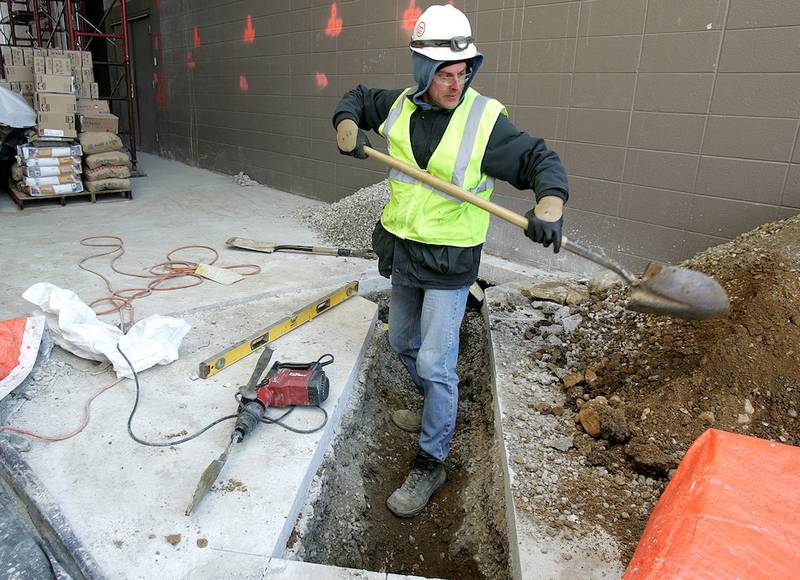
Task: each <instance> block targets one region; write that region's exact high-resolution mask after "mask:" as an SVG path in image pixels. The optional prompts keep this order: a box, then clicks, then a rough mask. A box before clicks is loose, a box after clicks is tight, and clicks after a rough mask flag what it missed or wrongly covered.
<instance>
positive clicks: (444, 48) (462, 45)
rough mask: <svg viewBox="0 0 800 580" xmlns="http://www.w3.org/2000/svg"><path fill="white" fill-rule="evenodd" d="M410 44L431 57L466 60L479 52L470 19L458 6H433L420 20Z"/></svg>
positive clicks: (415, 49)
mask: <svg viewBox="0 0 800 580" xmlns="http://www.w3.org/2000/svg"><path fill="white" fill-rule="evenodd" d="M409 47H410V48H411V50H413V51H414V52H418V53H419V54H421V55H424V56H427V57H428V58H430V59H432V60H440V61H449V60H466V59H468V58H472V57H474V56H475V55H476V54H478V49H477V48H475V39H474V38H473V37H472V27H471V26H470V25H469V20H467V17H466V16H464V13H463V12H461V10H459V9H458V8H456V7H455V6H452V5H451V4H445V5H444V6H439V5H435V6H431V7H430V8H428V9H427V10H425V12H423V13H422V14H421V15H420V17H419V18H418V19H417V24H416V26H414V32H412V33H411V42H410V43H409Z"/></svg>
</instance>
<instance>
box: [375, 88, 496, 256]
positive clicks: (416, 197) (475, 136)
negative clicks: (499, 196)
mask: <svg viewBox="0 0 800 580" xmlns="http://www.w3.org/2000/svg"><path fill="white" fill-rule="evenodd" d="M412 90H414V89H406V90H405V91H404V92H403V93H402V94H401V95H400V96H399V97H398V98H397V100H396V101H395V102H394V104H393V105H392V108H391V110H390V111H389V115H388V116H387V118H386V120H385V121H384V122H383V124H382V125H381V127H380V128H379V130H378V131H379V133H380V134H381V135H382V136H384V137H386V138H387V141H388V144H389V154H390V155H392V156H393V157H395V158H396V159H399V160H400V161H404V162H406V163H408V164H410V165H412V166H413V167H417V168H418V167H419V166H418V165H417V163H416V159H415V158H414V154H413V151H412V147H411V138H410V119H411V115H412V114H413V113H414V111H415V110H416V109H417V106H416V105H415V104H414V103H413V102H411V100H410V99H408V98H407V95H408V94H409V92H411V91H412ZM500 114H507V113H506V111H505V108H504V107H503V105H502V104H500V103H499V102H498V101H496V100H494V99H490V98H488V97H484V96H482V95H480V94H478V92H477V91H475V90H473V89H468V90H467V93H466V94H465V95H464V99H463V101H462V103H461V104H460V105H459V106H458V107H457V108H456V109H455V110H454V111H453V113H452V115H451V118H450V121H449V123H448V127H447V129H446V130H445V133H444V135H443V136H442V139H441V142H440V143H439V146H438V147H437V148H436V151H434V153H433V155H432V156H431V159H430V161H429V162H428V168H427V169H428V171H429V172H430V173H432V174H433V175H436V176H437V177H439V178H441V179H445V180H447V181H450V182H451V183H453V184H455V185H456V186H458V187H462V188H464V189H466V190H468V191H471V192H472V193H474V194H476V195H480V197H483V198H484V199H488V198H489V197H490V196H491V193H492V191H493V190H494V179H493V178H492V177H490V176H488V175H486V174H481V171H480V166H481V163H482V161H483V154H484V152H485V149H486V144H487V143H488V139H489V135H490V134H491V131H492V129H493V128H494V124H495V122H496V121H497V117H498V115H500ZM389 185H390V187H391V190H392V197H391V199H390V201H389V203H388V204H387V206H386V208H385V209H384V212H383V215H382V216H381V222H382V223H383V225H384V227H385V228H386V229H387V230H389V231H391V232H392V233H394V234H395V235H397V236H399V237H401V238H408V239H413V240H416V241H419V242H424V243H430V244H441V245H453V246H463V247H468V246H474V245H478V244H481V243H483V242H484V241H485V240H486V232H487V230H488V228H489V214H488V213H486V212H485V211H484V210H481V209H480V208H477V207H475V206H472V205H471V204H467V203H464V202H462V201H461V200H460V199H458V198H455V197H453V196H451V195H449V194H447V193H445V192H443V191H440V190H438V189H436V188H434V187H431V186H429V185H427V184H425V183H422V182H420V181H419V180H417V179H415V178H413V177H410V176H408V175H406V174H405V173H403V172H401V171H399V170H396V169H391V170H390V171H389ZM431 194H434V195H431Z"/></svg>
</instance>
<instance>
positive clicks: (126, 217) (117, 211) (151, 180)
mask: <svg viewBox="0 0 800 580" xmlns="http://www.w3.org/2000/svg"><path fill="white" fill-rule="evenodd" d="M140 167H141V169H142V170H143V171H144V172H146V173H147V177H143V178H137V179H136V180H135V181H134V199H133V200H132V201H127V200H124V199H121V198H101V201H99V202H98V203H96V204H91V203H89V202H88V201H85V200H78V199H71V200H68V203H67V206H66V207H61V206H60V205H58V204H54V205H46V204H38V205H30V206H28V207H26V209H24V210H22V211H20V210H18V209H17V207H16V206H14V205H13V204H12V203H11V200H10V199H9V198H6V197H0V259H2V262H3V263H4V264H5V266H6V268H5V272H6V275H5V276H3V278H2V281H0V319H6V318H16V317H19V316H24V315H26V314H28V313H29V312H31V310H32V305H31V304H29V303H27V302H26V301H24V300H23V299H22V298H21V294H22V293H23V292H24V290H25V289H26V288H28V287H29V286H30V285H32V284H34V283H35V282H51V283H54V284H56V285H58V286H60V287H62V288H67V289H70V290H73V291H75V292H76V293H77V294H78V295H79V296H80V297H81V298H82V299H83V301H84V302H86V303H88V302H90V301H91V300H92V299H94V298H96V297H99V296H101V295H104V294H105V293H106V290H105V285H104V283H103V282H102V280H101V279H100V278H98V277H95V276H93V275H91V274H89V273H87V272H85V271H83V270H81V269H79V268H78V266H77V264H78V262H79V261H80V260H81V259H82V258H83V257H85V256H87V255H88V254H90V253H93V252H95V250H93V249H90V248H86V247H84V246H81V245H80V243H79V242H80V240H81V239H82V238H84V237H86V236H92V235H99V234H114V235H117V236H120V237H121V238H122V239H123V240H124V242H125V247H126V253H125V255H124V257H123V258H122V259H121V260H120V262H119V266H120V267H121V268H122V269H123V270H125V271H130V272H136V271H141V270H143V269H146V268H148V267H149V266H152V265H154V264H157V263H159V262H162V261H164V260H166V255H167V253H169V252H170V251H171V250H173V249H175V248H177V247H180V246H186V245H190V244H203V245H210V246H213V247H214V248H215V249H217V250H218V251H219V253H220V261H219V262H218V265H223V264H226V265H227V264H239V263H255V264H258V265H259V266H260V267H261V269H262V271H261V273H260V274H259V275H257V276H252V277H248V278H245V279H244V280H242V281H240V282H238V283H236V284H235V285H232V286H222V285H219V284H216V283H214V282H211V281H206V282H204V283H203V284H202V285H200V286H197V287H194V288H189V289H184V290H176V291H171V292H159V293H154V294H153V295H151V296H149V297H146V298H143V299H141V300H138V301H136V302H135V315H136V319H137V320H141V319H142V318H144V317H145V316H148V315H150V314H155V313H158V314H165V315H177V316H179V317H181V318H183V319H184V320H186V321H187V322H189V323H190V324H191V325H192V330H191V331H190V332H189V334H188V335H187V336H186V338H185V339H184V342H183V344H182V347H181V350H180V354H181V357H180V359H179V360H178V361H176V362H174V363H172V364H170V365H167V366H163V367H154V368H152V369H150V370H148V371H145V372H143V373H141V377H140V378H141V382H142V393H141V401H140V405H139V410H138V411H137V416H136V418H135V420H134V422H133V429H134V432H136V433H137V435H139V436H140V437H143V438H145V439H149V440H156V441H158V440H164V438H165V437H167V436H169V435H174V434H175V433H178V432H182V431H187V432H189V433H192V432H195V431H196V430H198V429H199V428H201V427H202V426H204V425H206V424H208V423H209V422H211V421H212V420H213V419H215V418H217V417H219V416H223V415H227V414H230V413H233V412H234V411H235V409H236V401H235V400H234V394H235V392H236V387H237V386H239V385H241V384H243V383H244V382H246V380H247V378H248V377H249V374H250V372H251V370H252V366H253V364H255V357H253V356H251V357H248V358H246V359H244V360H243V361H241V362H239V363H237V364H235V365H233V366H231V367H229V368H227V369H225V370H224V371H222V372H220V373H218V374H217V375H215V376H214V377H212V378H210V379H208V380H202V379H199V380H198V379H196V377H193V375H195V374H196V370H197V367H198V364H199V362H200V361H202V360H204V359H206V358H208V357H210V356H212V355H214V354H215V353H216V352H218V351H220V350H223V349H224V348H226V347H228V346H230V345H232V344H234V343H236V342H238V341H239V340H241V339H243V338H245V337H247V336H249V335H250V334H252V333H254V332H256V331H258V330H260V329H262V328H264V327H266V326H268V325H269V324H271V323H273V322H277V321H278V320H280V319H281V318H283V317H285V316H287V315H288V314H290V313H291V312H293V311H295V310H297V309H298V308H301V307H303V306H305V305H306V304H308V303H311V302H314V301H315V300H317V299H318V298H320V297H322V296H324V295H326V294H328V293H330V292H331V291H333V290H335V289H337V288H338V287H341V286H342V285H344V284H345V283H347V282H349V281H351V280H359V281H360V282H361V284H362V292H363V289H364V288H366V289H367V290H369V289H373V290H374V289H380V288H382V287H385V285H386V284H385V282H384V281H383V279H382V278H379V277H378V276H377V273H376V272H375V269H376V268H375V262H374V261H369V260H361V259H354V258H353V259H351V258H332V257H326V256H308V255H300V254H289V253H275V254H261V253H253V252H243V251H237V250H229V249H225V248H224V241H225V240H226V239H227V238H229V237H232V236H242V237H248V238H253V239H258V240H265V241H273V242H283V243H297V244H308V243H320V240H318V239H317V238H316V236H315V234H314V233H313V232H311V231H310V230H309V229H308V228H306V227H304V226H303V225H302V224H300V223H298V222H297V221H296V220H295V219H294V218H293V217H292V212H293V211H294V210H296V209H297V208H300V207H303V206H307V205H310V204H315V203H319V202H314V201H311V200H308V199H304V198H300V197H297V196H293V195H289V194H286V193H283V192H279V191H275V190H272V189H270V188H267V187H261V186H251V187H239V186H238V185H236V184H235V183H234V182H233V180H232V179H231V178H230V177H228V176H224V175H218V174H214V173H211V172H208V171H205V170H200V169H194V168H189V167H187V166H185V165H183V164H180V163H176V162H171V161H167V160H164V159H160V158H158V157H153V156H149V155H142V156H141V157H140ZM184 255H185V256H186V257H187V258H189V259H193V260H196V261H198V260H201V259H202V258H204V257H205V256H206V255H207V254H206V253H203V252H190V253H189V254H182V255H180V256H177V257H183V256H184ZM108 262H109V259H108V258H101V259H98V260H97V261H95V262H93V263H92V264H91V266H92V267H93V268H95V269H98V270H100V271H102V272H103V273H105V274H106V275H108V276H109V277H110V278H111V279H112V281H113V284H114V286H115V287H117V288H125V287H131V286H134V287H135V286H139V285H140V284H141V281H140V280H137V279H131V278H125V277H123V276H120V275H118V274H114V273H112V272H111V271H110V269H109V265H108ZM376 314H377V307H376V305H375V304H373V303H371V302H369V301H367V300H365V299H363V298H361V297H355V298H351V299H350V300H347V301H346V302H344V303H342V304H340V305H339V306H337V307H335V308H333V309H331V310H330V311H329V312H326V313H324V314H322V315H321V316H319V317H318V318H316V319H314V320H313V321H311V322H309V323H307V324H306V325H304V326H301V327H299V328H297V329H296V330H294V331H292V332H290V333H289V334H287V335H285V336H284V337H281V338H280V339H278V340H277V341H275V342H274V343H273V345H272V346H273V347H274V348H275V350H276V353H275V355H274V359H273V360H282V361H306V360H313V359H316V358H318V357H319V356H320V355H322V354H324V353H327V352H331V353H332V354H334V356H335V357H336V361H335V363H334V364H332V365H330V366H329V367H327V368H326V371H327V374H328V376H329V378H330V381H331V394H330V396H329V399H328V401H326V403H325V408H326V409H327V411H328V413H329V415H330V419H329V422H328V424H327V425H326V428H325V429H323V430H322V431H320V432H317V433H315V434H313V435H297V434H293V433H290V432H288V431H285V430H282V429H280V428H278V427H277V426H274V425H270V426H261V427H260V428H259V429H257V430H256V431H255V432H254V433H253V434H252V435H251V436H250V437H249V438H248V439H247V440H245V442H243V443H242V444H240V445H237V446H236V447H235V448H234V449H233V450H232V452H231V455H230V459H229V462H228V464H227V465H226V469H225V470H224V471H223V472H222V474H220V477H219V480H218V483H219V484H220V485H219V486H218V487H219V488H218V489H216V490H212V492H211V493H209V495H208V496H207V497H206V499H205V500H204V502H203V503H201V504H200V506H199V507H198V508H197V510H195V512H194V514H193V515H192V517H186V516H185V515H184V514H183V512H184V510H185V509H186V506H187V505H188V502H189V500H190V498H191V496H192V493H193V491H194V487H195V486H196V484H197V480H198V478H199V477H200V475H201V473H202V471H203V469H204V468H205V466H206V465H208V463H209V462H210V461H211V460H212V459H214V458H216V457H217V456H218V455H219V454H220V453H221V451H222V450H223V449H224V448H225V444H226V443H227V440H228V438H229V436H230V432H231V428H232V425H231V424H230V423H225V424H223V425H221V426H219V427H215V428H214V429H212V430H211V431H209V432H207V433H206V434H204V435H202V436H200V437H199V438H197V439H195V440H193V441H191V442H189V443H187V444H185V445H181V446H176V447H167V448H153V447H145V446H141V445H138V444H136V443H135V442H133V441H132V440H131V439H130V438H129V437H128V434H127V432H126V422H127V419H128V416H129V414H130V411H131V407H132V404H133V398H134V385H133V383H132V381H124V382H123V383H121V384H120V385H118V386H116V387H114V388H113V389H111V390H109V391H108V392H107V393H104V394H103V395H102V396H101V397H99V398H98V399H97V400H96V401H95V403H94V405H93V409H92V421H91V422H90V423H89V425H88V427H87V428H86V430H85V431H83V432H82V433H81V434H79V435H78V436H76V437H74V438H72V439H69V440H67V441H64V442H60V443H44V442H41V441H34V442H33V444H32V446H31V449H30V451H28V452H26V453H25V454H24V457H25V460H26V461H27V462H28V463H29V464H30V466H31V467H32V469H33V471H34V473H36V475H37V476H38V477H39V478H40V479H41V481H42V483H43V484H44V486H45V487H46V488H47V490H48V491H49V492H50V494H52V496H53V497H54V499H55V500H56V502H57V503H58V505H59V507H60V508H61V510H62V512H63V513H64V515H65V516H66V518H67V520H68V521H69V522H70V525H71V526H72V527H73V529H74V531H75V533H76V535H77V536H78V537H79V538H80V539H81V541H82V542H83V543H84V544H85V545H86V546H87V547H88V548H89V550H90V552H91V553H92V555H93V556H94V558H95V559H96V561H97V563H98V564H99V565H100V568H101V569H102V570H103V571H104V573H105V574H107V575H108V576H110V577H120V578H122V577H125V578H153V577H162V578H167V577H169V578H182V577H187V578H188V577H192V578H225V577H230V578H260V577H262V576H264V575H265V576H267V577H270V578H289V577H292V578H297V577H302V573H303V572H302V570H303V569H304V566H305V564H303V563H291V564H280V562H279V561H278V560H275V561H274V562H272V564H270V561H271V559H272V558H273V557H279V556H280V555H281V554H282V552H283V549H284V546H285V544H286V541H287V540H288V537H289V534H290V532H291V529H292V527H293V524H294V520H295V516H296V513H297V511H298V510H299V509H300V507H301V506H302V503H303V501H304V498H305V490H306V489H307V487H308V485H309V483H310V480H311V478H312V477H313V475H314V473H315V472H316V468H317V466H318V465H319V462H320V461H321V458H322V454H323V452H324V450H325V448H326V446H327V444H328V442H329V440H330V438H331V436H332V434H333V432H334V429H335V426H336V424H337V423H338V418H339V415H340V413H341V410H342V408H343V406H344V404H345V403H346V401H347V396H348V393H349V388H350V386H351V385H352V381H353V378H354V376H355V373H356V371H357V369H358V367H359V364H360V361H361V357H362V355H363V348H364V345H365V344H366V342H367V340H368V338H369V336H370V334H371V330H372V328H373V325H374V323H375V320H376ZM103 319H105V320H107V321H109V322H112V323H114V322H116V321H117V317H116V316H115V315H107V316H105V317H103ZM48 365H49V368H50V369H52V373H55V374H57V375H58V376H59V380H58V381H56V384H52V385H48V386H47V387H42V388H40V389H39V392H37V395H36V397H35V398H34V400H33V401H31V402H29V403H28V404H26V405H24V406H23V407H22V409H21V410H20V411H19V412H18V414H17V416H16V417H15V420H14V423H15V424H16V425H18V426H22V427H25V428H28V429H31V430H35V431H39V432H45V433H49V434H54V433H63V432H67V431H69V430H71V429H72V428H74V427H75V425H76V423H77V422H79V420H80V416H81V410H82V406H83V402H84V401H85V400H86V399H87V398H88V397H89V396H90V395H91V393H93V392H95V390H97V389H98V388H99V387H100V386H102V385H105V384H108V383H110V382H111V381H113V379H114V377H113V374H112V373H111V372H110V371H109V370H106V371H103V372H101V370H98V368H97V366H96V365H95V363H92V362H89V361H85V360H83V359H79V358H77V357H75V356H73V355H71V354H69V353H66V352H64V351H61V350H56V351H54V355H53V357H52V360H51V361H50V362H49V363H48ZM193 379H194V380H193ZM304 411H305V412H304ZM320 419H321V414H319V412H314V411H312V410H304V409H298V410H297V411H295V413H293V415H292V416H290V418H289V419H288V420H287V422H288V423H290V424H292V425H294V426H297V427H301V428H309V427H312V426H314V425H317V424H319V421H320ZM223 516H224V517H223ZM176 534H180V538H181V540H180V542H179V543H176V544H175V545H172V544H171V543H168V541H167V536H172V538H173V541H174V538H175V537H176ZM205 542H207V545H206V544H205ZM308 566H311V565H310V564H309V565H308ZM319 570H320V569H319V568H315V572H314V573H313V574H312V573H311V572H309V574H310V575H309V576H308V577H315V578H316V577H320V578H323V577H326V576H325V575H324V574H322V575H320V574H321V573H320V572H319ZM345 573H346V571H345V572H342V571H338V570H331V571H330V576H329V577H331V578H340V577H350V576H347V575H342V574H345ZM374 577H375V578H386V577H387V575H386V574H385V573H378V574H377V575H375V576H374Z"/></svg>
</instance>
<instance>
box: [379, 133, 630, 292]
mask: <svg viewBox="0 0 800 580" xmlns="http://www.w3.org/2000/svg"><path fill="white" fill-rule="evenodd" d="M364 153H366V154H367V155H369V156H370V157H372V158H373V159H377V160H378V161H381V162H383V163H385V164H386V165H388V166H389V167H394V168H395V169H397V170H398V171H402V172H403V173H405V174H406V175H410V176H411V177H414V178H416V179H418V180H420V181H422V182H423V183H427V184H428V185H430V186H431V187H435V188H436V189H438V190H440V191H443V192H445V193H447V194H450V195H452V196H453V197H457V198H458V199H460V200H462V201H466V202H467V203H471V204H472V205H475V206H478V207H479V208H481V209H484V210H486V211H488V212H489V213H490V214H492V215H494V216H497V217H499V218H500V219H503V220H505V221H507V222H509V223H511V224H514V225H515V226H517V227H520V228H522V229H523V230H527V229H528V218H526V217H525V216H524V215H520V214H518V213H516V212H513V211H511V210H510V209H508V208H506V207H503V206H502V205H499V204H496V203H494V202H493V201H489V200H488V199H483V198H482V197H478V196H477V195H475V194H474V193H470V192H469V191H466V190H464V189H461V188H460V187H458V186H457V185H453V184H452V183H450V182H449V181H445V180H443V179H439V178H438V177H436V176H435V175H431V174H430V173H428V172H427V171H422V170H421V169H418V168H416V167H413V166H411V165H409V164H408V163H403V162H402V161H400V160H398V159H395V158H394V157H391V156H389V155H387V154H386V153H381V152H380V151H377V150H376V149H373V148H372V147H369V146H367V145H365V146H364ZM561 247H562V248H563V249H565V250H567V251H569V252H572V253H573V254H576V255H578V256H581V257H582V258H586V259H587V260H591V261H592V262H594V263H596V264H600V265H601V266H605V267H606V268H608V269H609V270H611V271H613V272H616V273H617V274H619V275H620V276H622V277H623V278H624V279H625V280H626V281H627V282H628V283H631V282H632V281H634V280H635V277H634V276H633V275H632V274H631V273H630V272H628V271H626V270H625V269H623V268H622V267H620V266H619V265H618V264H616V263H614V262H612V261H611V260H609V259H608V258H606V257H605V256H603V255H601V254H598V253H597V252H594V251H592V250H590V249H589V248H586V247H584V246H582V245H580V244H578V243H576V242H573V241H572V240H570V239H569V238H567V236H565V235H563V234H562V236H561Z"/></svg>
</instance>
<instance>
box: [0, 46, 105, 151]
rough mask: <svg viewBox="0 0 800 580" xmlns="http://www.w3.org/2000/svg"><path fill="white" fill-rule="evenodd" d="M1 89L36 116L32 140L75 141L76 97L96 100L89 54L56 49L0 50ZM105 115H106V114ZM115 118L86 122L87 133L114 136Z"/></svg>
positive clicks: (76, 133) (19, 48)
mask: <svg viewBox="0 0 800 580" xmlns="http://www.w3.org/2000/svg"><path fill="white" fill-rule="evenodd" d="M0 54H2V58H3V73H4V75H5V80H4V81H2V83H3V84H0V86H3V87H5V88H8V89H10V90H13V91H16V92H18V93H20V94H22V95H23V96H24V97H25V99H26V100H27V101H28V102H29V103H30V105H31V106H32V107H33V108H34V110H36V112H37V127H36V136H37V137H38V138H47V139H54V138H56V139H75V138H76V137H77V136H78V132H77V130H76V129H77V124H76V121H77V119H76V113H77V97H78V96H81V97H85V98H89V99H97V96H98V87H97V83H95V82H94V72H93V70H92V56H91V53H90V52H86V51H77V50H62V49H59V48H50V49H44V48H28V47H17V46H5V47H2V48H0ZM106 113H108V111H106ZM115 122H116V117H114V118H111V117H103V118H100V119H92V118H89V119H87V121H86V126H87V128H88V129H91V130H103V131H112V132H116V130H117V124H116V123H115Z"/></svg>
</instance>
